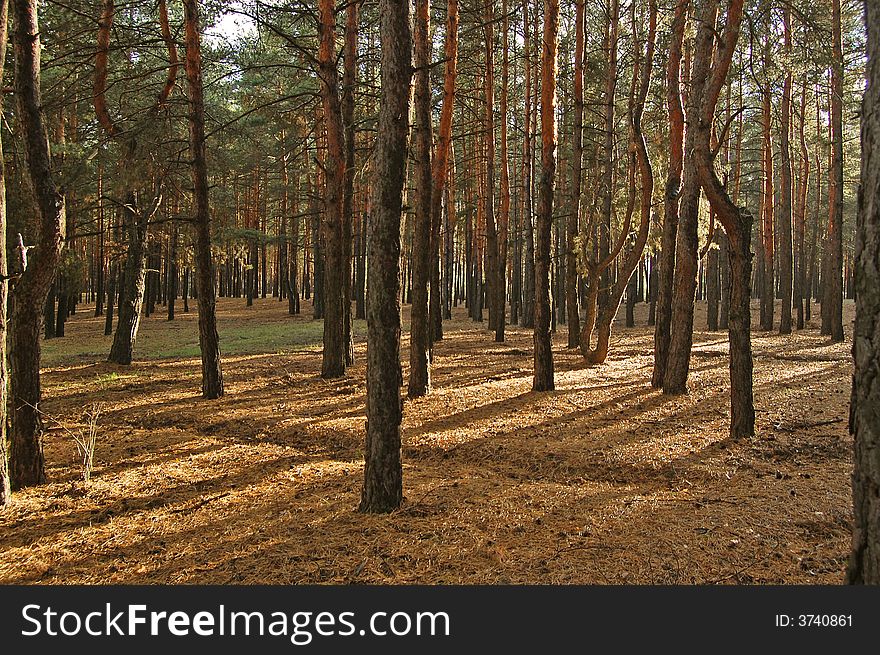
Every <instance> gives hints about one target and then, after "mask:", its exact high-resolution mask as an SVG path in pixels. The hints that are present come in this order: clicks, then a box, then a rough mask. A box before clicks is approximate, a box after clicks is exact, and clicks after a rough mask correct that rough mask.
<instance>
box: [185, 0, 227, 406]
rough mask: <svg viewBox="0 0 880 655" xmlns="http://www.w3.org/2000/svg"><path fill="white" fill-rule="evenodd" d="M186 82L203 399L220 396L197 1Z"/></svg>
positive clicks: (188, 0) (190, 18)
mask: <svg viewBox="0 0 880 655" xmlns="http://www.w3.org/2000/svg"><path fill="white" fill-rule="evenodd" d="M183 10H184V21H185V23H186V79H187V83H188V86H189V109H190V114H189V139H190V155H191V157H192V180H193V200H194V205H195V217H194V221H193V224H194V226H195V239H194V244H195V261H196V290H197V294H198V303H199V350H200V351H201V354H202V396H204V397H205V398H209V399H210V398H219V397H220V396H222V395H223V373H222V371H221V368H220V337H219V335H218V333H217V314H216V308H215V304H216V300H215V295H216V291H215V289H214V263H213V261H212V260H211V211H210V208H209V205H208V164H207V157H206V152H205V99H204V91H203V86H202V56H201V37H200V35H199V4H198V0H184V3H183Z"/></svg>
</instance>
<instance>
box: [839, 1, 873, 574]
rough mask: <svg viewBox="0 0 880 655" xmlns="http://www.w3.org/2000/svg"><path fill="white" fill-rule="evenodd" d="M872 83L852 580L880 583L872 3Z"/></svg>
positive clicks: (858, 332) (867, 102) (855, 399)
mask: <svg viewBox="0 0 880 655" xmlns="http://www.w3.org/2000/svg"><path fill="white" fill-rule="evenodd" d="M864 7H865V10H864V11H865V24H866V26H867V30H868V59H867V61H868V65H867V77H868V85H867V89H866V91H865V96H864V99H863V101H862V114H861V116H862V132H861V135H862V169H861V185H860V188H859V206H858V215H857V218H856V243H855V259H854V267H855V287H856V321H855V327H854V335H853V359H854V362H855V372H854V374H853V384H852V400H851V407H850V425H849V428H850V432H851V433H852V435H853V437H854V438H855V441H854V444H853V452H854V460H855V467H854V472H853V477H852V490H853V510H854V521H853V539H852V553H851V554H850V560H849V568H848V570H847V576H846V579H847V582H848V583H850V584H880V415H878V413H877V408H878V407H880V384H878V377H877V372H878V370H880V269H878V267H877V262H878V261H880V150H878V148H877V146H878V143H880V6H878V5H877V4H876V3H871V2H866V3H865V5H864Z"/></svg>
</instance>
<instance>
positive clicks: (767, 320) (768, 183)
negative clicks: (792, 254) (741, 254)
mask: <svg viewBox="0 0 880 655" xmlns="http://www.w3.org/2000/svg"><path fill="white" fill-rule="evenodd" d="M765 10H766V12H767V17H766V24H765V27H764V30H765V34H764V77H765V78H766V79H765V80H764V86H763V88H762V89H761V116H762V122H761V130H762V131H761V133H762V135H763V145H762V150H761V173H762V176H763V178H762V179H763V185H762V194H761V198H762V200H761V225H762V231H761V234H762V239H761V241H762V245H763V250H762V252H763V257H762V258H761V261H762V265H763V269H762V274H761V329H762V330H767V331H770V330H772V329H773V316H774V314H775V311H774V302H775V299H776V285H775V279H776V276H775V272H776V264H775V252H774V250H775V248H774V246H775V238H774V237H775V235H774V228H775V225H774V209H775V203H774V198H773V138H772V132H771V130H772V126H771V124H770V121H771V112H770V110H771V104H772V103H771V101H770V94H771V92H772V91H771V88H770V79H769V76H770V44H771V42H772V37H771V35H770V29H771V27H770V25H771V7H770V2H769V0H767V2H766V4H765Z"/></svg>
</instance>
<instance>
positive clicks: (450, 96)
mask: <svg viewBox="0 0 880 655" xmlns="http://www.w3.org/2000/svg"><path fill="white" fill-rule="evenodd" d="M444 55H445V57H446V63H445V69H444V74H443V106H442V108H441V110H440V129H439V132H438V134H437V149H436V154H435V156H434V163H433V167H434V168H433V181H432V194H433V195H432V197H431V306H430V323H431V343H433V342H435V341H439V340H440V339H442V338H443V322H442V318H443V316H441V315H440V225H441V221H442V213H443V194H444V193H445V191H446V182H447V179H448V178H449V155H450V152H451V148H452V114H453V110H454V108H455V83H456V75H457V66H458V0H447V2H446V39H445V46H444ZM450 212H452V213H453V214H454V212H455V210H454V208H451V207H450V206H449V204H448V203H447V212H446V215H447V217H449V215H450ZM449 229H450V224H449V223H448V222H447V242H448V243H450V242H449V238H450V236H449ZM444 250H445V251H446V252H447V253H448V254H447V256H446V261H447V264H448V262H449V256H450V255H451V250H450V248H448V247H447V248H445V249H444ZM450 272H451V271H450V270H449V269H448V267H447V272H446V277H447V279H448V278H449V277H450V275H449V274H450ZM448 299H449V294H447V304H448ZM446 318H451V315H449V316H446Z"/></svg>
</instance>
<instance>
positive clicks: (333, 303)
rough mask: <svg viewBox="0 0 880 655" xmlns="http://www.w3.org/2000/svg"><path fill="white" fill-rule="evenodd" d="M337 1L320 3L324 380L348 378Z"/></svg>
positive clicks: (319, 62)
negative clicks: (323, 136) (324, 144)
mask: <svg viewBox="0 0 880 655" xmlns="http://www.w3.org/2000/svg"><path fill="white" fill-rule="evenodd" d="M335 9H336V7H335V3H334V1H333V0H320V1H319V3H318V14H319V17H320V25H319V34H320V43H319V48H318V67H319V75H318V77H319V79H320V82H321V100H322V106H323V110H324V116H323V117H324V127H325V129H326V137H327V148H326V159H325V161H324V167H323V168H324V176H325V180H324V183H325V186H324V190H325V194H324V212H323V215H324V220H323V221H322V224H321V227H322V233H323V236H324V244H323V251H324V271H323V277H324V294H323V301H324V302H323V305H324V307H323V309H324V314H323V315H324V354H323V358H322V362H321V377H322V378H325V379H327V378H337V377H341V376H343V375H345V352H346V348H345V346H346V344H345V316H344V310H343V304H344V289H343V287H344V278H345V265H344V262H343V246H342V242H343V228H342V224H343V221H344V218H343V215H342V204H343V195H344V191H343V187H344V184H345V152H344V146H345V144H344V141H345V135H344V126H343V124H342V109H341V106H340V100H339V73H338V71H337V69H336V16H335Z"/></svg>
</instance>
